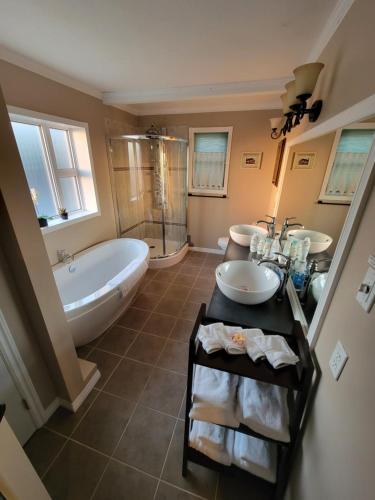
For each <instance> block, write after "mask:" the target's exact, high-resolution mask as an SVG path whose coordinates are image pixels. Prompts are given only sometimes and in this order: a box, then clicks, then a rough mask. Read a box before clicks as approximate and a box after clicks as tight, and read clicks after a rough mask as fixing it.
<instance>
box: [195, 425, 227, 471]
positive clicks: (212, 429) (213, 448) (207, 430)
mask: <svg viewBox="0 0 375 500" xmlns="http://www.w3.org/2000/svg"><path fill="white" fill-rule="evenodd" d="M233 441H234V431H233V430H232V429H226V428H225V427H220V426H219V425H215V424H210V423H208V422H200V421H199V420H194V422H193V426H192V429H191V431H190V435H189V445H190V446H191V447H192V448H194V449H195V450H198V451H200V452H201V453H204V454H205V455H207V456H208V457H210V458H211V459H212V460H215V461H216V462H219V463H221V464H223V465H230V464H231V463H232V453H233Z"/></svg>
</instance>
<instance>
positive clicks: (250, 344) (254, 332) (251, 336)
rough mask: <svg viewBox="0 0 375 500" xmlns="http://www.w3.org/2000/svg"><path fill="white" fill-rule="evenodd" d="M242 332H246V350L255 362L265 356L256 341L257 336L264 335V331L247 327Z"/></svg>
mask: <svg viewBox="0 0 375 500" xmlns="http://www.w3.org/2000/svg"><path fill="white" fill-rule="evenodd" d="M244 332H245V333H246V352H247V354H248V356H249V357H250V358H251V359H252V360H253V361H254V363H255V362H256V361H259V360H260V359H262V358H264V357H265V354H264V352H263V351H262V349H261V348H260V347H259V345H258V344H257V342H256V339H257V338H258V337H264V333H263V332H262V330H260V329H259V328H247V329H246V330H244Z"/></svg>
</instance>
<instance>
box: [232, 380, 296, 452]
mask: <svg viewBox="0 0 375 500" xmlns="http://www.w3.org/2000/svg"><path fill="white" fill-rule="evenodd" d="M287 395H288V391H287V389H285V388H284V387H279V386H277V385H273V384H266V383H264V382H258V381H257V380H253V379H249V378H245V377H240V380H239V385H238V397H237V411H236V413H237V418H238V420H239V421H240V422H241V423H242V424H244V425H247V427H249V428H250V429H251V430H253V431H254V432H257V433H258V434H262V435H263V436H266V437H269V438H271V439H276V440H278V441H283V442H285V443H288V442H289V441H290V434H289V410H288V403H287Z"/></svg>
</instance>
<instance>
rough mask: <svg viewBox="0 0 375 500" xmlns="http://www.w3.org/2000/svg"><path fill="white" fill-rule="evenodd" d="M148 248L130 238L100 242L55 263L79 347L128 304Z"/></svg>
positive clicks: (61, 295)
mask: <svg viewBox="0 0 375 500" xmlns="http://www.w3.org/2000/svg"><path fill="white" fill-rule="evenodd" d="M148 261H149V248H148V246H147V245H146V243H144V242H143V241H140V240H134V239H130V238H122V239H117V240H109V241H105V242H104V243H99V244H98V245H95V246H93V247H91V248H89V249H87V250H85V251H84V252H81V253H79V254H77V255H76V256H75V258H74V261H73V262H69V263H67V264H58V265H56V266H54V268H53V274H54V277H55V281H56V284H57V288H58V290H59V294H60V298H61V301H62V303H63V306H64V311H65V314H66V318H67V320H68V323H69V325H70V328H71V332H72V335H73V340H74V344H75V345H76V346H81V345H84V344H87V343H88V342H90V341H91V340H94V339H95V338H96V337H98V336H99V335H100V334H101V333H103V332H104V331H105V330H106V329H107V328H108V327H109V326H110V325H111V324H112V323H113V322H114V321H116V319H117V318H118V317H119V316H121V314H123V312H124V311H125V310H126V309H127V307H128V306H129V305H130V303H131V301H132V299H133V298H134V295H135V294H136V292H137V289H138V286H139V283H140V281H141V279H142V277H143V276H144V274H145V272H146V271H147V267H148Z"/></svg>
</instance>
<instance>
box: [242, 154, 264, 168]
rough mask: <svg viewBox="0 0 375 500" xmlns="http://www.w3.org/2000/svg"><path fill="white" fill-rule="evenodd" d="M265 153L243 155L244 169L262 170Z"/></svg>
mask: <svg viewBox="0 0 375 500" xmlns="http://www.w3.org/2000/svg"><path fill="white" fill-rule="evenodd" d="M262 156H263V153H249V152H245V153H242V163H241V167H242V168H255V169H260V168H261V165H262Z"/></svg>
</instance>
